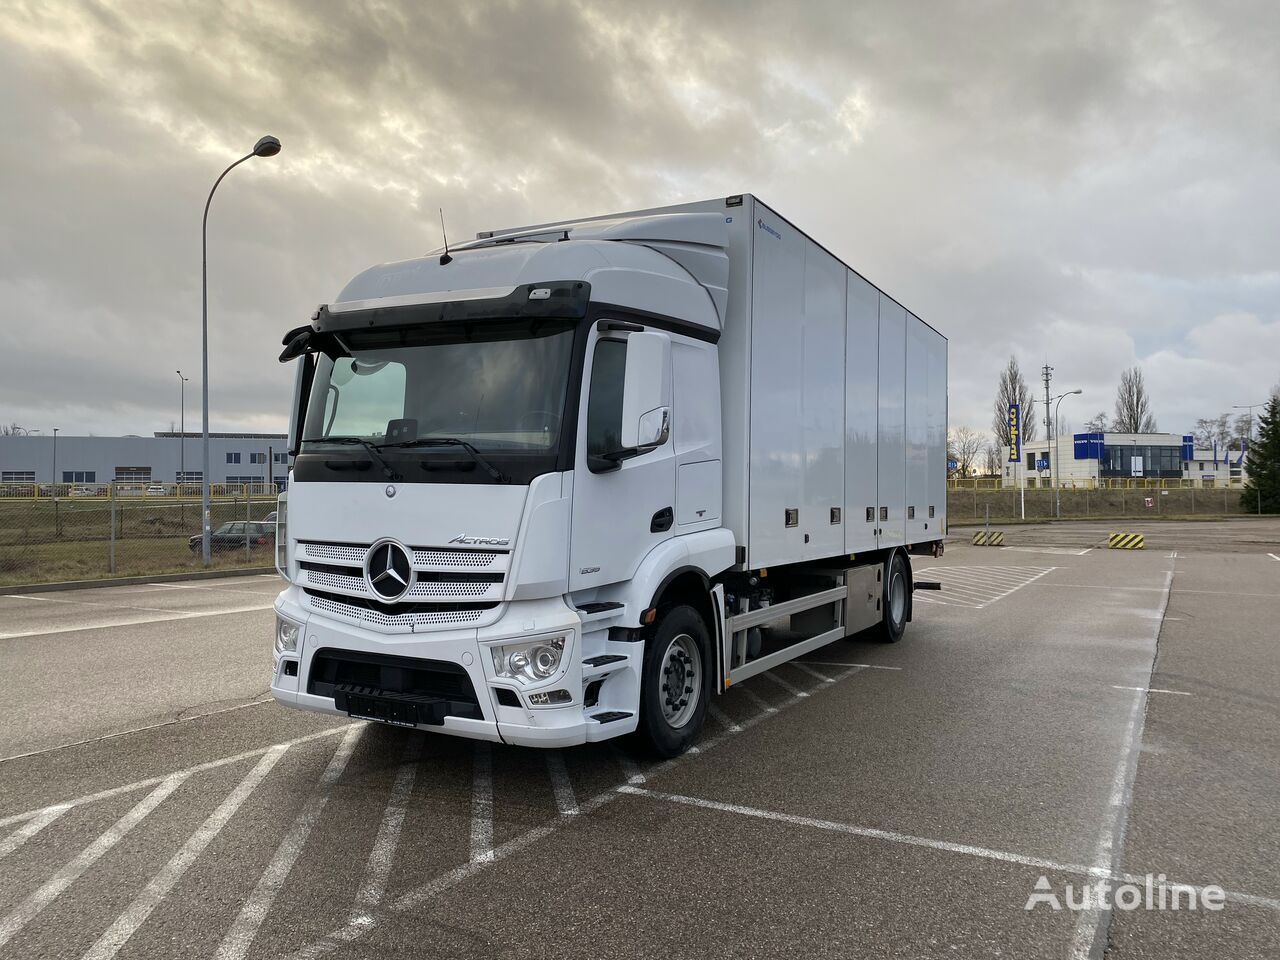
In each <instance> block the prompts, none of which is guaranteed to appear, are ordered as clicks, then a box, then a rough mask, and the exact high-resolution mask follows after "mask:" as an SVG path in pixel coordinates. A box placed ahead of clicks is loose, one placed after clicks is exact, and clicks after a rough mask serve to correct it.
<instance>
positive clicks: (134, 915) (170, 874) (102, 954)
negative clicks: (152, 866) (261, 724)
mask: <svg viewBox="0 0 1280 960" xmlns="http://www.w3.org/2000/svg"><path fill="white" fill-rule="evenodd" d="M288 749H289V748H288V747H283V746H282V747H273V748H272V749H271V750H268V751H267V752H266V753H265V754H264V755H263V757H262V759H261V760H259V761H258V763H257V765H256V766H255V767H254V768H253V769H252V770H250V771H249V773H248V774H246V775H245V778H244V779H243V780H241V781H240V783H239V784H238V785H237V786H236V788H235V789H234V790H232V791H231V793H230V794H229V795H228V796H227V798H226V799H225V800H223V801H222V803H220V804H219V805H218V808H217V809H216V810H214V811H213V813H211V814H209V817H208V819H206V820H205V822H204V823H202V824H201V825H200V827H199V829H197V830H196V832H195V833H193V834H192V835H191V836H190V838H188V840H187V842H186V843H184V844H183V845H182V848H181V849H180V850H178V852H177V853H175V854H174V855H173V857H172V858H171V859H170V860H169V862H168V863H166V864H165V865H164V866H163V867H161V868H160V872H159V873H157V874H156V875H155V876H154V877H152V878H151V882H150V883H148V884H147V885H146V887H144V888H143V890H142V892H141V893H140V894H138V895H137V896H136V897H134V899H133V902H132V903H131V904H129V906H128V907H126V908H125V911H124V913H122V914H120V916H119V917H118V918H117V919H116V922H115V923H113V924H112V925H111V926H110V927H109V928H108V929H107V931H106V932H105V933H104V934H103V935H102V936H101V937H99V938H98V941H97V942H96V943H95V944H94V945H93V946H92V947H90V948H89V949H88V951H87V952H86V953H85V955H84V957H83V958H82V960H110V958H111V957H114V956H115V955H116V953H117V952H118V951H119V950H120V948H121V947H123V946H124V945H125V943H126V942H127V941H128V940H129V938H130V937H132V936H133V935H134V933H135V932H137V929H138V928H139V927H140V926H142V924H143V923H145V922H146V919H147V917H149V916H151V912H152V911H153V910H155V908H156V907H158V906H159V905H160V903H161V902H162V901H163V900H164V898H165V897H167V896H168V895H169V891H170V890H172V889H173V888H174V886H175V885H176V884H177V882H178V881H179V880H181V879H182V875H183V874H185V873H186V872H187V868H189V867H190V866H191V865H192V864H193V863H195V862H196V859H197V858H198V857H199V856H200V854H201V853H203V852H204V849H205V847H207V846H209V844H210V843H211V842H212V841H213V838H214V837H216V836H217V835H218V834H219V833H220V832H221V831H222V828H223V827H225V826H226V825H227V821H229V820H230V819H231V818H232V817H233V816H234V815H235V812H236V811H237V810H239V809H240V806H241V804H243V803H244V802H245V801H246V800H247V799H249V795H250V794H252V793H253V791H254V790H256V789H257V787H258V784H260V783H262V781H263V780H264V779H266V776H267V774H268V773H270V772H271V768H272V767H274V766H275V765H276V761H278V760H279V759H280V758H281V757H282V756H284V752H285V751H286V750H288Z"/></svg>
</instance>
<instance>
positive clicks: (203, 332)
mask: <svg viewBox="0 0 1280 960" xmlns="http://www.w3.org/2000/svg"><path fill="white" fill-rule="evenodd" d="M279 152H280V141H279V140H277V139H276V138H275V137H263V138H262V139H261V140H259V141H258V142H257V143H255V144H254V145H253V150H252V151H251V152H250V153H246V154H245V155H244V156H243V157H241V158H240V159H239V160H237V161H236V162H235V163H233V164H231V166H229V167H227V169H225V170H223V171H222V173H220V174H219V175H218V179H217V180H215V181H213V189H211V190H210V191H209V199H208V200H206V201H205V202H204V222H203V223H202V224H201V228H200V307H201V311H200V363H201V377H202V382H201V384H200V393H201V403H200V406H201V415H202V420H203V427H202V429H201V443H202V448H203V456H202V461H203V467H204V473H203V475H202V476H201V478H200V479H201V484H200V515H201V520H200V528H201V546H200V554H201V557H202V558H203V560H204V565H205V566H206V567H207V566H208V565H209V561H210V559H211V550H210V546H211V545H210V542H209V476H210V474H209V205H210V204H211V203H213V195H214V193H215V192H216V191H217V189H218V184H220V183H221V182H222V178H223V177H225V176H226V175H227V174H228V173H230V172H231V171H232V170H234V169H235V168H236V167H238V166H240V164H242V163H244V162H245V161H246V160H251V159H253V158H254V157H274V156H275V155H276V154H277V153H279Z"/></svg>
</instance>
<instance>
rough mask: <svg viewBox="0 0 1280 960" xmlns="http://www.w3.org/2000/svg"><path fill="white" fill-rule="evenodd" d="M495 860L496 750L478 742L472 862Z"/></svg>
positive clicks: (473, 786)
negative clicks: (494, 769)
mask: <svg viewBox="0 0 1280 960" xmlns="http://www.w3.org/2000/svg"><path fill="white" fill-rule="evenodd" d="M492 860H493V750H492V748H491V747H490V746H489V742H488V741H487V740H482V741H480V742H478V743H477V744H476V748H475V757H474V758H473V760H472V774H471V862H472V863H489V862H490V861H492Z"/></svg>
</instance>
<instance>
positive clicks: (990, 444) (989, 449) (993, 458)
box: [982, 440, 1002, 477]
mask: <svg viewBox="0 0 1280 960" xmlns="http://www.w3.org/2000/svg"><path fill="white" fill-rule="evenodd" d="M1001 456H1002V454H1001V451H1000V444H998V443H996V442H995V441H994V440H988V441H987V445H986V446H985V447H984V448H983V449H982V472H983V474H984V475H985V476H988V477H998V476H999V475H1000V458H1001Z"/></svg>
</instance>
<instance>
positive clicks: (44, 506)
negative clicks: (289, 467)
mask: <svg viewBox="0 0 1280 960" xmlns="http://www.w3.org/2000/svg"><path fill="white" fill-rule="evenodd" d="M195 490H196V493H195V497H194V498H188V497H186V496H185V495H184V496H183V497H182V498H178V497H176V496H172V495H163V494H157V495H152V496H148V495H145V494H141V495H131V492H121V491H111V490H108V491H106V492H105V493H103V494H102V495H81V496H66V497H64V496H62V495H61V493H62V491H57V493H58V495H56V496H55V495H53V493H54V492H53V491H47V490H42V491H39V495H37V496H28V497H16V496H9V497H2V496H0V586H10V585H14V584H29V583H52V582H61V581H67V580H94V579H99V578H104V577H134V576H154V575H158V574H164V573H184V572H188V571H189V572H193V573H194V572H197V571H200V570H204V569H205V566H204V563H203V561H202V558H201V549H200V532H201V530H200V494H199V486H198V485H196V487H195ZM217 494H221V495H217ZM275 509H276V496H275V493H274V491H273V490H270V489H265V488H263V489H257V488H254V487H245V488H240V489H238V490H234V491H227V490H218V491H215V499H214V500H212V502H211V503H210V525H211V527H212V531H213V535H212V546H213V552H212V562H211V564H210V569H236V568H247V567H270V566H271V565H272V564H273V562H274V546H275V522H274V520H275V518H274V517H273V516H271V514H272V513H273V512H274V511H275ZM268 517H270V520H268ZM192 538H195V539H194V543H193V542H192Z"/></svg>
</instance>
